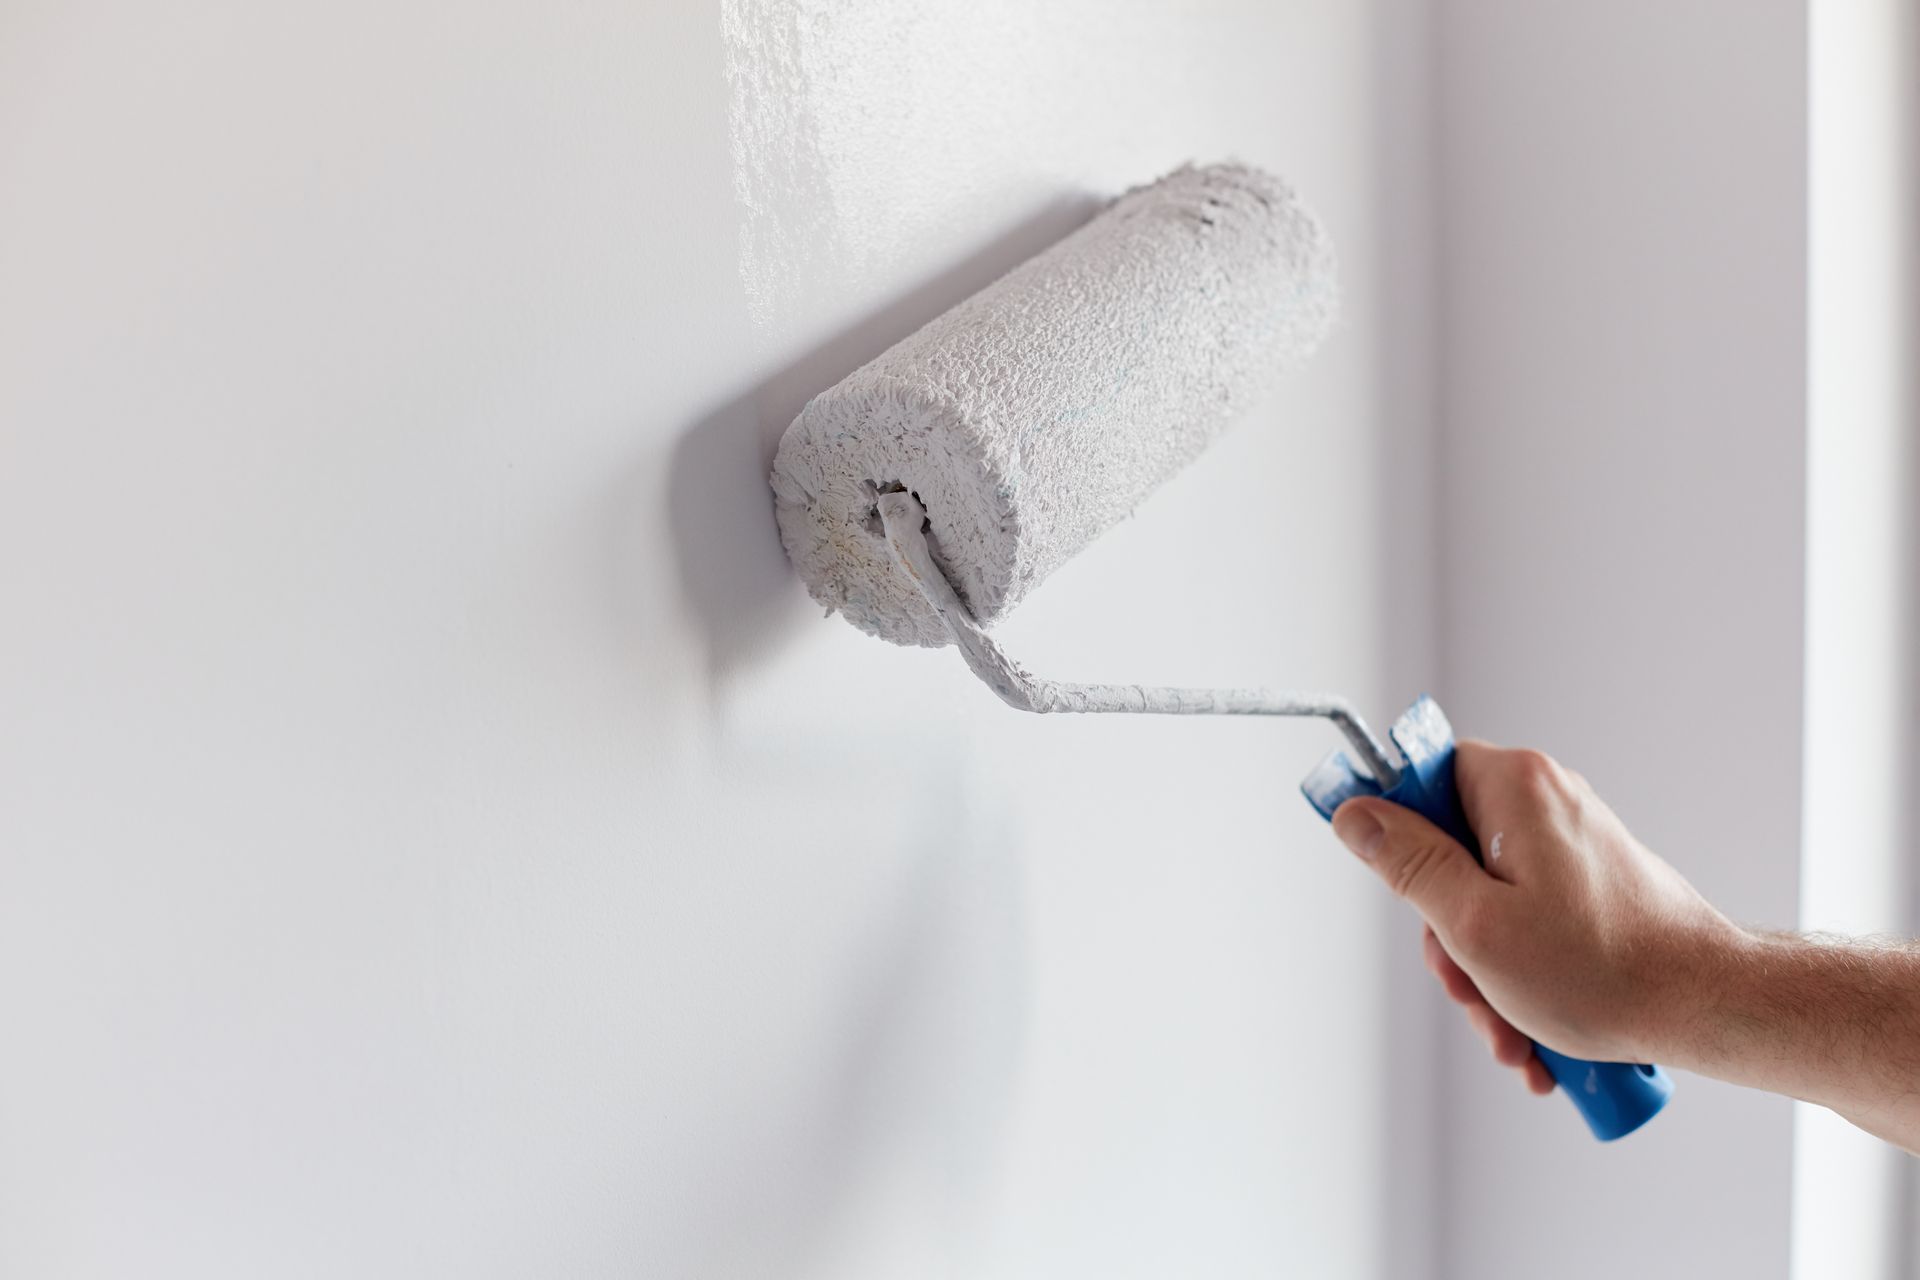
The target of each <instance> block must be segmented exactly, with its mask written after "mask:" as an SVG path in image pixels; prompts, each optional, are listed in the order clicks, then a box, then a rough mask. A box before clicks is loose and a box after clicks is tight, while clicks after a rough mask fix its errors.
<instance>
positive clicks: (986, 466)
mask: <svg viewBox="0 0 1920 1280" xmlns="http://www.w3.org/2000/svg"><path fill="white" fill-rule="evenodd" d="M1334 305H1335V290H1334V268H1333V253H1332V249H1331V246H1330V245H1329V243H1328V240H1327V237H1326V234H1325V232H1324V231H1323V230H1322V228H1321V226H1320V224H1319V223H1318V222H1317V221H1316V220H1315V219H1314V217H1313V216H1312V214H1310V213H1309V212H1308V211H1307V209H1306V208H1305V207H1304V206H1303V205H1302V204H1301V202H1300V200H1299V199H1298V198H1297V197H1296V196H1295V195H1294V193H1293V192H1292V191H1291V190H1289V189H1288V188H1287V187H1286V186H1285V185H1284V184H1283V183H1281V182H1280V181H1279V180H1278V179H1276V178H1274V177H1272V176H1270V175H1268V174H1266V173H1263V172H1261V171H1260V170H1258V169H1254V168H1251V167H1247V166H1244V165H1234V164H1223V165H1210V166H1205V167H1192V166H1188V167H1183V168H1181V169H1179V170H1177V171H1175V172H1174V173H1172V174H1169V175H1168V176H1166V177H1164V178H1162V179H1160V180H1159V181H1158V182H1154V183H1151V184H1149V185H1147V186H1143V187H1139V188H1136V189H1134V190H1132V191H1129V192H1127V193H1126V194H1125V195H1123V196H1121V197H1120V198H1119V199H1117V200H1115V201H1114V202H1113V203H1112V204H1111V205H1109V206H1108V207H1107V208H1106V209H1105V210H1104V211H1103V212H1102V213H1101V214H1100V215H1099V216H1097V217H1095V218H1094V219H1092V220H1091V221H1090V222H1088V223H1087V224H1086V225H1085V226H1083V227H1081V228H1080V229H1079V230H1078V231H1075V232H1074V233H1073V234H1071V235H1069V236H1067V237H1066V238H1065V239H1063V240H1061V241H1059V242H1058V243H1056V244H1054V245H1053V246H1052V247H1051V248H1049V249H1047V250H1045V251H1044V252H1042V253H1040V254H1038V255H1037V256H1035V257H1033V258H1031V259H1029V260H1028V261H1026V262H1024V263H1022V264H1021V265H1020V266H1017V267H1015V268H1014V269H1013V270H1012V271H1010V272H1008V273H1007V274H1006V275H1005V276H1002V277H1001V278H1000V279H999V280H997V281H995V282H994V283H993V284H990V285H988V286H987V287H986V288H985V289H982V290H981V291H980V292H979V293H976V294H974V295H973V296H972V297H970V298H968V299H966V300H965V301H964V302H961V303H960V304H959V305H957V306H955V307H953V308H952V309H951V310H949V311H947V312H945V313H944V314H942V315H940V316H938V317H936V318H935V319H933V320H932V321H930V322H929V323H928V324H926V325H925V326H924V327H922V328H921V329H919V330H918V331H916V332H915V333H913V334H911V335H909V336H908V337H906V338H904V339H902V340H901V341H900V342H898V343H896V344H895V345H894V346H893V347H891V348H890V349H888V350H887V351H885V352H883V353H882V354H881V355H879V356H878V357H876V358H875V359H874V360H872V361H871V362H869V363H868V364H866V365H864V366H862V367H861V368H860V369H857V370H855V371H854V372H853V373H851V374H849V375H848V376H847V377H846V378H845V379H843V380H842V381H841V382H839V383H838V384H836V385H835V386H833V387H832V388H830V389H828V390H826V391H824V392H822V393H821V394H819V395H817V396H815V397H814V398H813V400H811V401H810V402H809V403H808V404H807V405H806V407H805V408H804V409H802V410H801V412H800V415H799V416H798V417H797V418H795V419H794V421H793V424H792V425H791V426H790V427H788V428H787V431H786V433H785V435H784V436H783V437H782V438H781V441H780V447H779V451H778V453H777V455H776V457H775V460H774V465H773V474H772V478H771V479H772V486H773V491H774V508H775V514H776V516H777V518H778V521H779V526H780V536H781V540H782V542H783V543H784V544H785V546H786V549H787V554H788V555H789V556H790V557H791V559H792V560H793V563H794V566H795V567H796V568H797V569H798V570H799V572H800V576H801V577H802V578H803V579H805V581H806V584H807V589H808V591H809V592H810V593H811V594H812V595H813V598H814V599H815V600H817V601H819V602H820V603H822V604H824V605H825V606H827V610H828V612H829V613H834V612H838V613H840V614H841V615H842V616H843V617H845V618H846V619H847V620H848V621H850V622H852V623H853V624H854V625H855V626H857V627H859V628H860V629H861V630H863V631H867V632H869V633H871V634H873V635H876V636H879V637H881V638H882V639H885V640H891V641H893V642H895V643H897V644H917V645H927V646H944V645H949V644H951V645H954V646H956V647H957V648H958V649H959V651H960V656H961V657H962V658H963V659H964V660H965V662H966V663H967V665H968V667H969V668H971V669H972V670H973V672H974V673H975V674H976V675H977V676H979V677H980V679H981V680H982V681H984V682H985V683H986V684H987V685H988V687H990V688H991V689H993V691H994V692H995V693H996V694H998V695H999V696H1000V697H1001V699H1003V700H1004V701H1006V702H1007V703H1009V704H1010V705H1012V706H1014V707H1016V708H1018V709H1020V710H1022V711H1034V712H1083V713H1087V712H1135V713H1146V714H1172V715H1198V714H1211V715H1280V716H1317V717H1322V718H1325V719H1327V720H1330V721H1332V722H1333V724H1334V725H1335V726H1336V727H1337V728H1338V729H1339V730H1340V732H1341V733H1342V734H1343V735H1344V737H1345V739H1346V742H1347V747H1348V751H1350V752H1351V753H1352V754H1351V755H1349V754H1348V752H1347V751H1336V752H1334V753H1333V754H1332V755H1330V756H1328V757H1327V759H1326V760H1325V761H1323V762H1322V763H1321V764H1320V765H1319V766H1318V767H1317V768H1315V769H1314V770H1313V772H1312V773H1311V774H1309V775H1308V777H1307V779H1306V781H1305V783H1303V785H1302V790H1303V791H1304V792H1305V793H1306V796H1307V799H1308V801H1309V802H1310V803H1311V804H1312V805H1313V806H1314V808H1315V809H1317V810H1318V811H1319V812H1320V814H1321V815H1322V816H1323V817H1328V818H1330V817H1331V816H1332V814H1333V811H1334V809H1335V808H1337V807H1338V806H1339V805H1340V803H1341V802H1342V801H1344V800H1346V799H1347V798H1349V797H1351V796H1356V795H1380V796H1384V797H1386V798H1387V799H1389V800H1393V801H1396V802H1398V803H1401V804H1404V805H1407V806H1408V807H1410V808H1413V809H1415V810H1417V811H1419V812H1420V813H1422V814H1424V815H1425V816H1426V817H1427V818H1428V819H1430V820H1432V821H1433V822H1435V823H1436V824H1438V825H1439V826H1441V827H1442V828H1444V829H1445V830H1446V831H1447V832H1448V833H1449V834H1451V835H1453V836H1454V837H1455V838H1456V839H1458V840H1459V841H1460V842H1461V843H1462V844H1464V845H1465V846H1466V847H1467V848H1468V849H1470V850H1472V851H1473V853H1474V856H1475V857H1479V856H1480V851H1479V846H1478V844H1477V842H1476V841H1475V839H1474V836H1473V832H1472V830H1471V829H1470V828H1469V827H1468V826H1467V823H1466V818H1465V815H1464V813H1463V812H1462V810H1461V807H1460V801H1459V797H1458V794H1457V792H1456V790H1455V787H1454V781H1453V752H1454V743H1453V731H1452V729H1451V727H1450V726H1449V725H1448V723H1447V719H1446V716H1445V715H1444V714H1443V713H1442V711H1441V710H1440V707H1439V705H1438V704H1437V703H1435V702H1434V701H1433V700H1432V699H1431V698H1425V697H1423V698H1421V699H1420V700H1419V701H1417V702H1415V703H1414V705H1413V706H1412V707H1411V708H1410V709H1409V710H1408V711H1407V712H1406V713H1405V714H1403V715H1402V716H1401V717H1400V718H1399V719H1398V720H1397V721H1396V722H1395V723H1394V725H1393V726H1392V727H1391V729H1390V731H1389V734H1388V739H1389V741H1390V742H1391V743H1392V746H1391V747H1389V746H1388V745H1386V744H1385V743H1383V742H1381V741H1380V739H1378V738H1377V737H1376V736H1375V735H1374V733H1373V731H1372V730H1371V729H1370V728H1369V727H1368V726H1367V724H1366V721H1365V720H1363V719H1362V718H1361V716H1360V715H1359V714H1358V713H1357V712H1356V711H1355V710H1354V709H1353V707H1352V706H1351V705H1350V704H1349V703H1348V701H1347V700H1346V699H1345V698H1342V697H1339V696H1337V695H1332V694H1307V693H1289V692H1279V691H1273V690H1266V689H1252V688H1247V689H1198V688H1169V687H1160V686H1151V685H1116V684H1075V683H1068V682H1063V681H1056V680H1049V679H1045V678H1042V677H1040V676H1036V675H1034V674H1032V673H1031V672H1029V671H1027V670H1026V669H1025V668H1024V667H1022V666H1021V665H1020V664H1019V663H1017V662H1015V661H1014V660H1013V659H1012V658H1011V657H1010V656H1008V654H1007V653H1006V652H1005V651H1004V650H1003V649H1001V648H1000V646H999V644H998V642H997V641H995V640H994V638H993V636H992V634H991V628H992V626H993V624H994V623H996V622H998V621H999V620H1001V619H1002V618H1004V617H1006V616H1007V614H1008V613H1009V612H1011V611H1012V609H1013V608H1014V607H1015V606H1017V605H1018V604H1019V603H1020V601H1021V600H1022V599H1023V598H1024V597H1025V596H1026V595H1027V593H1028V592H1030V591H1031V590H1032V589H1033V588H1034V587H1036V586H1038V585H1039V584H1040V582H1042V581H1043V580H1044V579H1045V578H1046V577H1047V575H1048V574H1050V573H1051V572H1053V570H1055V569H1057V568H1058V567H1060V565H1062V564H1064V563H1065V562H1066V561H1067V560H1069V559H1071V558H1072V557H1073V556H1074V555H1075V554H1076V553H1077V552H1079V551H1080V550H1081V549H1082V548H1083V547H1085V546H1086V545H1087V544H1088V543H1090V542H1092V541H1093V540H1094V539H1095V538H1097V537H1098V536H1099V535H1100V534H1101V533H1102V532H1104V531H1105V530H1106V529H1107V528H1109V527H1110V526H1112V525H1113V524H1114V523H1115V522H1117V521H1119V520H1121V519H1122V518H1124V517H1125V516H1127V515H1128V514H1130V513H1131V512H1132V511H1133V509H1134V507H1135V506H1137V505H1138V504H1139V503H1140V501H1141V500H1142V499H1144V498H1145V497H1146V496H1147V495H1148V494H1149V493H1151V492H1152V491H1153V490H1154V489H1155V488H1156V487H1157V486H1159V485H1160V484H1162V483H1163V482H1165V481H1166V480H1167V479H1169V478H1170V477H1171V476H1173V475H1174V473H1176V472H1177V471H1179V470H1180V469H1181V468H1182V467H1184V466H1185V465H1186V464H1187V463H1189V462H1191V461H1192V460H1193V459H1194V458H1195V457H1196V456H1198V455H1199V454H1200V452H1201V451H1202V450H1204V449H1205V448H1206V446H1207V445H1208V444H1209V443H1211V442H1212V440H1213V439H1214V438H1215V437H1216V436H1218V435H1219V434H1220V432H1221V431H1222V430H1224V429H1225V428H1226V427H1227V426H1228V425H1229V424H1230V423H1231V422H1232V421H1233V420H1234V419H1235V418H1237V417H1238V416H1240V414H1241V413H1242V412H1243V411H1244V410H1245V409H1247V408H1248V407H1250V406H1251V405H1252V404H1253V403H1254V402H1255V401H1256V400H1257V399H1258V397H1259V396H1260V395H1262V394H1263V393H1264V392H1265V391H1266V390H1267V388H1268V387H1269V386H1270V384H1271V382H1272V381H1273V379H1274V378H1275V377H1276V376H1277V375H1278V374H1279V373H1280V372H1281V371H1283V370H1285V369H1286V368H1288V367H1290V366H1293V365H1296V364H1298V363H1300V362H1301V361H1302V360H1304V359H1305V358H1306V357H1307V356H1308V355H1310V354H1311V353H1312V352H1313V350H1314V349H1315V348H1316V347H1317V346H1318V345H1319V343H1320V341H1321V339H1322V338H1324V337H1325V335H1326V333H1327V330H1328V328H1329V326H1330V325H1331V323H1332V319H1333V314H1334ZM1534 1051H1535V1052H1536V1053H1537V1054H1538V1055H1539V1056H1540V1058H1541V1060H1542V1061H1543V1062H1544V1063H1545V1064H1546V1066H1547V1068H1548V1070H1549V1071H1551V1072H1552V1074H1553V1077H1554V1079H1555V1080H1556V1081H1558V1082H1559V1084H1560V1086H1561V1088H1562V1090H1563V1091H1564V1092H1565V1093H1566V1094H1567V1096H1568V1097H1569V1098H1571V1099H1572V1100H1573V1102H1574V1104H1575V1106H1576V1107H1578V1108H1579V1110H1580V1113H1581V1114H1582V1116H1583V1117H1585V1119H1586V1121H1587V1124H1588V1125H1589V1127H1590V1128H1591V1129H1592V1130H1593V1132H1594V1135H1595V1136H1596V1137H1598V1138H1600V1139H1602V1140H1603V1141H1604V1140H1609V1139H1613V1138H1618V1137H1621V1136H1623V1135H1625V1134H1627V1133H1631V1132H1632V1131H1633V1130H1634V1129H1636V1128H1638V1127H1639V1126H1640V1125H1642V1124H1644V1123H1645V1122H1646V1121H1647V1120H1649V1119H1651V1118H1652V1116H1653V1115H1654V1114H1655V1113H1656V1112H1657V1111H1659V1109H1660V1108H1661V1107H1662V1106H1663V1105H1664V1104H1665V1102H1666V1100H1667V1097H1668V1096H1669V1094H1670V1093H1671V1091H1672V1087H1673V1086H1672V1083H1671V1082H1670V1080H1669V1079H1668V1078H1667V1076H1666V1073H1665V1072H1663V1071H1662V1070H1661V1069H1660V1068H1658V1067H1654V1066H1648V1065H1645V1064H1634V1063H1598V1062H1585V1061H1581V1060H1579V1059H1574V1058H1568V1057H1566V1056H1564V1055H1562V1054H1558V1053H1555V1052H1554V1051H1553V1050H1551V1049H1548V1048H1547V1047H1545V1046H1544V1045H1535V1046H1534Z"/></svg>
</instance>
